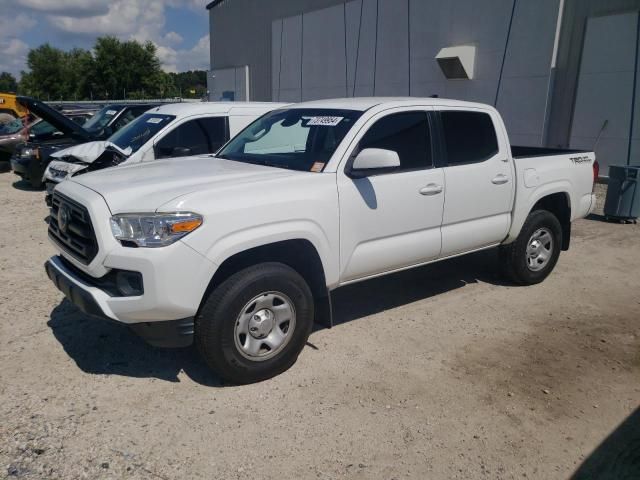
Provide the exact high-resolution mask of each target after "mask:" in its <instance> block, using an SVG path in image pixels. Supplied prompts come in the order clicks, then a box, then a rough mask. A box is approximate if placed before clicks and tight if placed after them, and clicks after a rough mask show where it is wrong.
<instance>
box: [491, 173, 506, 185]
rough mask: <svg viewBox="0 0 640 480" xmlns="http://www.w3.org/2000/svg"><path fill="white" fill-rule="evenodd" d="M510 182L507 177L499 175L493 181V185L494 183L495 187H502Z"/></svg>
mask: <svg viewBox="0 0 640 480" xmlns="http://www.w3.org/2000/svg"><path fill="white" fill-rule="evenodd" d="M508 181H509V177H507V176H506V175H503V174H500V175H497V176H496V177H495V178H494V179H493V180H491V183H493V184H494V185H502V184H503V183H507V182H508Z"/></svg>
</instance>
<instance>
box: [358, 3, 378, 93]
mask: <svg viewBox="0 0 640 480" xmlns="http://www.w3.org/2000/svg"><path fill="white" fill-rule="evenodd" d="M377 25H378V2H377V0H363V4H362V17H361V19H360V23H359V25H358V31H359V35H358V37H359V38H358V40H357V51H356V64H355V66H354V69H355V73H354V77H355V87H354V93H355V94H354V96H356V97H367V96H371V95H373V94H374V85H375V68H376V67H375V66H376V44H377Z"/></svg>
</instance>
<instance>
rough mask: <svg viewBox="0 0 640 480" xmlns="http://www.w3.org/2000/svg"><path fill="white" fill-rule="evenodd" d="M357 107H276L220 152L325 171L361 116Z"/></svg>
mask: <svg viewBox="0 0 640 480" xmlns="http://www.w3.org/2000/svg"><path fill="white" fill-rule="evenodd" d="M361 115H362V112H359V111H355V110H338V109H319V108H292V109H288V110H275V111H273V112H270V113H267V114H266V115H264V116H263V117H261V118H259V119H258V120H256V121H255V122H253V123H252V124H251V125H249V126H248V127H247V128H245V129H244V130H243V131H241V132H240V133H239V134H238V135H237V136H236V137H235V138H234V139H233V140H231V141H230V142H229V143H228V144H227V146H226V147H224V148H223V149H222V150H220V152H219V153H218V154H217V155H216V156H217V157H219V158H224V159H227V160H236V161H239V162H246V163H256V164H259V165H269V166H272V167H280V168H288V169H290V170H301V171H307V172H308V171H312V172H321V171H322V170H323V169H324V166H325V165H326V163H327V162H328V161H329V159H330V158H331V156H332V155H333V152H335V151H336V148H338V145H340V142H341V141H342V139H343V138H344V136H345V135H346V134H347V132H348V131H349V130H350V129H351V127H352V126H353V124H354V123H355V122H356V120H358V118H360V116H361Z"/></svg>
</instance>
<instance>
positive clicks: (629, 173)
mask: <svg viewBox="0 0 640 480" xmlns="http://www.w3.org/2000/svg"><path fill="white" fill-rule="evenodd" d="M639 182H640V166H639V167H631V166H619V165H611V166H610V167H609V188H608V189H607V198H606V200H605V202H604V216H605V217H606V218H612V219H616V220H635V219H636V218H638V217H639V216H640V185H639V184H638V183H639Z"/></svg>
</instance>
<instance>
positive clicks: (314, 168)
mask: <svg viewBox="0 0 640 480" xmlns="http://www.w3.org/2000/svg"><path fill="white" fill-rule="evenodd" d="M323 168H324V162H314V164H313V165H312V166H311V171H312V172H316V173H319V172H321V171H322V169H323Z"/></svg>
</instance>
